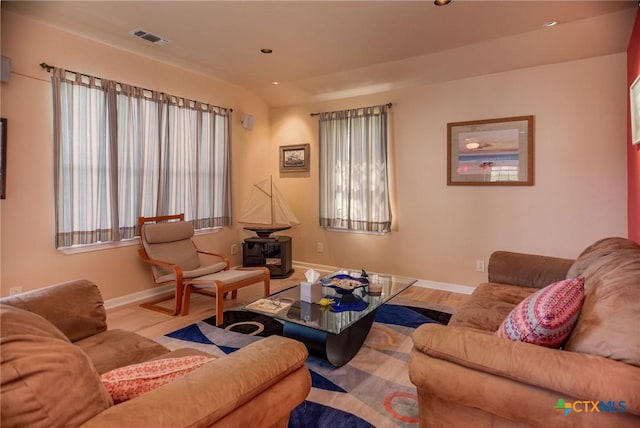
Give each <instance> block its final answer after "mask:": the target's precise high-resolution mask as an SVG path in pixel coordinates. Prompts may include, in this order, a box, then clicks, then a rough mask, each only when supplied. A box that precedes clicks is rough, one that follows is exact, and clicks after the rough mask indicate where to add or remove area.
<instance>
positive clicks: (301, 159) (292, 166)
mask: <svg viewBox="0 0 640 428" xmlns="http://www.w3.org/2000/svg"><path fill="white" fill-rule="evenodd" d="M309 151H310V150H309V144H297V145H293V146H280V172H305V171H309Z"/></svg>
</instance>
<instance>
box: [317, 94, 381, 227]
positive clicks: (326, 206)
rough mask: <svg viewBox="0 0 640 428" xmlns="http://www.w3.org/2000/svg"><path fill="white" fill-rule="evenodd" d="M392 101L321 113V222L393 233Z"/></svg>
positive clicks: (333, 225)
mask: <svg viewBox="0 0 640 428" xmlns="http://www.w3.org/2000/svg"><path fill="white" fill-rule="evenodd" d="M389 107H390V106H389V105H383V106H374V107H366V108H359V109H353V110H344V111H335V112H327V113H320V114H319V116H320V122H319V124H320V226H321V227H324V228H327V229H343V230H354V231H365V232H379V233H384V232H389V231H390V230H391V208H390V202H389V176H388V174H389V167H388V156H387V139H388V135H387V134H388V116H389Z"/></svg>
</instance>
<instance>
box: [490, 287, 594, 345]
mask: <svg viewBox="0 0 640 428" xmlns="http://www.w3.org/2000/svg"><path fill="white" fill-rule="evenodd" d="M583 300H584V278H583V277H578V278H572V279H566V280H564V281H558V282H554V283H553V284H551V285H548V286H546V287H545V288H543V289H541V290H539V291H536V292H535V293H533V294H532V295H530V296H529V297H527V298H526V299H524V300H523V301H522V302H520V303H519V304H518V305H517V306H516V307H515V308H513V310H512V311H511V312H510V313H509V315H508V316H507V318H505V320H504V321H502V324H501V325H500V327H499V328H498V330H497V331H496V333H495V334H496V335H497V336H498V337H503V338H506V339H511V340H517V341H520V342H527V343H533V344H535V345H541V346H546V347H548V348H557V347H559V346H560V345H562V343H563V342H564V341H565V340H566V339H567V338H568V337H569V335H570V334H571V331H572V330H573V327H574V326H575V324H576V322H577V320H578V316H579V315H580V309H581V308H582V302H583Z"/></svg>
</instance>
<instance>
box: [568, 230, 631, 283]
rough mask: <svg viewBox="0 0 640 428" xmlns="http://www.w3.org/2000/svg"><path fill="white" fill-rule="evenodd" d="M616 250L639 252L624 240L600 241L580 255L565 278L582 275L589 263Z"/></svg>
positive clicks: (609, 239) (608, 239) (614, 238)
mask: <svg viewBox="0 0 640 428" xmlns="http://www.w3.org/2000/svg"><path fill="white" fill-rule="evenodd" d="M618 250H640V245H638V244H637V243H635V242H633V241H631V240H629V239H625V238H618V237H612V238H604V239H600V240H598V241H596V242H594V243H593V244H591V245H589V246H588V247H587V248H585V249H584V250H583V251H582V253H580V255H579V256H578V258H577V259H576V260H575V261H574V262H573V264H572V265H571V267H570V268H569V271H568V272H567V278H575V277H576V276H580V275H582V274H583V273H584V272H585V271H586V270H587V268H588V267H589V265H591V263H593V262H594V261H597V260H600V259H601V258H602V257H605V256H607V255H609V254H611V253H613V252H615V251H618Z"/></svg>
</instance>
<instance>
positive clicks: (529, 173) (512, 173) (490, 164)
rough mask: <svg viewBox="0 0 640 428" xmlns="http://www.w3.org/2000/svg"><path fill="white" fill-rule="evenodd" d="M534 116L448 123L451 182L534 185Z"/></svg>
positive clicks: (448, 177) (467, 184) (450, 184)
mask: <svg viewBox="0 0 640 428" xmlns="http://www.w3.org/2000/svg"><path fill="white" fill-rule="evenodd" d="M533 132H534V117H533V116H516V117H504V118H498V119H486V120H473V121H469V122H454V123H448V124H447V185H449V186H533V184H534V152H533V144H534V138H533Z"/></svg>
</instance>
